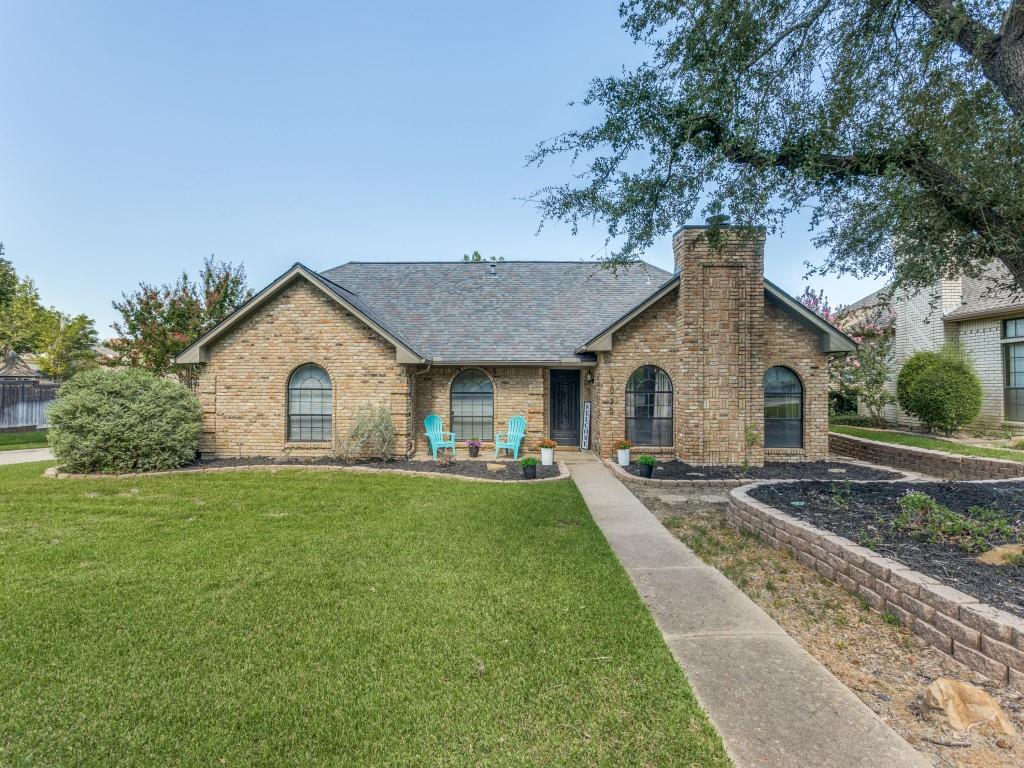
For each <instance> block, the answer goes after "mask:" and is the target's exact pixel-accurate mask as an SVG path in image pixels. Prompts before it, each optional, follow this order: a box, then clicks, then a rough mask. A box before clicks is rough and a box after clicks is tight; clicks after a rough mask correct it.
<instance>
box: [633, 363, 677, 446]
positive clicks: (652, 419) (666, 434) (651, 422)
mask: <svg viewBox="0 0 1024 768" xmlns="http://www.w3.org/2000/svg"><path fill="white" fill-rule="evenodd" d="M626 439H627V440H629V441H630V442H631V443H634V444H635V445H672V379H670V378H669V376H668V374H667V373H665V372H664V371H663V370H661V368H658V367H657V366H654V365H645V366H643V367H642V368H637V369H636V370H635V371H633V375H632V376H630V377H629V381H627V382H626Z"/></svg>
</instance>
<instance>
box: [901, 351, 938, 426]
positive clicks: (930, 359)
mask: <svg viewBox="0 0 1024 768" xmlns="http://www.w3.org/2000/svg"><path fill="white" fill-rule="evenodd" d="M942 359H943V355H942V354H941V353H939V352H918V353H917V354H914V355H911V356H910V359H909V360H907V362H905V363H904V364H903V367H902V368H900V373H899V376H897V377H896V402H898V403H899V404H900V408H902V409H903V410H904V411H906V412H907V413H909V414H911V415H914V416H916V415H917V414H916V413H915V412H914V404H913V402H912V401H911V397H910V388H911V387H912V386H913V384H914V382H915V381H917V377H918V376H920V375H921V373H923V372H924V371H925V370H926V369H927V368H929V367H930V366H932V365H933V364H935V363H937V362H939V361H940V360H942Z"/></svg>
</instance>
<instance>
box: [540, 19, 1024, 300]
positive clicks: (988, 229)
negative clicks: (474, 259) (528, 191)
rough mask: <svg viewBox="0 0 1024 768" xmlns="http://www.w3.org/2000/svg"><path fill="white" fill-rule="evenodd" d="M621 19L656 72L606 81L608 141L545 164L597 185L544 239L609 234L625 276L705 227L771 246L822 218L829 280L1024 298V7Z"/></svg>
mask: <svg viewBox="0 0 1024 768" xmlns="http://www.w3.org/2000/svg"><path fill="white" fill-rule="evenodd" d="M620 13H621V16H622V19H623V23H624V27H625V29H626V31H627V32H628V33H629V34H630V35H631V36H632V37H633V38H634V40H635V41H636V42H638V43H639V44H643V45H646V46H648V47H649V50H650V56H649V59H648V61H647V62H646V63H644V64H642V65H640V66H639V67H637V68H636V69H634V70H631V71H623V72H622V73H621V74H618V75H616V76H611V77H602V78H598V79H595V80H593V81H592V82H591V84H590V87H589V90H588V91H587V92H586V95H585V96H584V98H583V100H582V103H583V104H584V105H585V106H587V107H588V108H591V109H593V108H597V109H598V110H600V111H601V112H603V117H602V118H601V119H600V120H599V122H597V124H596V125H593V126H592V127H590V128H588V129H585V130H573V131H570V132H568V133H565V134H562V135H560V136H557V137H556V138H554V139H551V140H548V141H545V142H543V143H541V144H540V145H538V147H537V148H536V150H535V151H534V152H533V153H532V155H531V156H530V158H529V160H530V162H532V163H535V164H540V163H542V162H544V161H546V160H549V159H551V158H553V157H555V156H568V157H569V158H571V160H572V162H573V163H574V164H575V165H578V166H582V167H580V168H577V175H575V177H574V180H573V181H571V182H569V183H566V184H564V185H558V186H553V187H547V188H544V189H541V190H538V191H537V192H536V193H535V194H534V196H533V198H532V199H534V200H535V201H536V202H537V204H538V205H539V207H540V211H541V216H542V224H543V223H544V222H545V221H551V220H554V221H564V222H567V223H569V224H570V225H571V226H572V228H573V230H574V231H575V230H576V228H577V227H578V225H579V223H580V222H581V221H588V220H594V221H600V222H603V223H604V224H605V225H606V226H607V231H608V237H609V240H614V241H615V242H616V244H617V245H618V244H620V245H619V247H618V248H617V250H615V251H614V252H613V253H612V255H611V256H609V257H608V260H609V261H611V262H612V264H613V265H618V264H625V263H629V262H630V261H633V260H636V259H638V258H639V257H640V255H641V254H642V253H643V251H644V250H645V249H646V248H648V247H649V246H650V245H651V244H652V242H653V240H654V239H655V238H656V237H659V236H661V235H664V234H665V233H667V232H669V231H670V230H671V229H672V228H673V227H674V226H675V225H676V224H678V223H679V222H684V221H687V220H691V219H692V217H693V216H694V214H695V213H696V212H697V210H698V208H700V209H701V211H702V212H703V213H705V214H709V215H711V216H712V217H714V216H717V215H719V214H722V213H728V214H729V215H730V216H731V217H732V221H733V223H734V224H738V225H744V224H763V225H766V226H767V228H768V230H769V232H770V233H771V232H777V231H779V230H780V228H781V227H782V225H783V222H784V220H785V218H786V217H787V215H789V214H791V213H793V212H794V211H796V210H797V209H798V208H802V207H810V208H811V209H812V211H813V215H812V217H811V226H812V229H813V230H814V231H815V245H817V246H818V247H819V248H822V249H824V250H825V251H826V252H827V254H828V255H827V256H826V257H825V259H824V261H823V262H822V263H821V264H819V265H816V267H815V268H814V269H813V270H812V271H814V272H832V273H838V274H843V273H850V274H854V275H857V276H877V275H882V274H886V275H890V276H892V277H894V279H895V284H896V285H898V286H900V287H919V286H923V285H927V284H930V283H932V282H933V281H934V280H935V279H936V278H938V277H940V276H955V275H957V274H977V273H978V272H980V271H981V270H982V269H983V268H984V267H985V266H986V265H987V264H990V263H992V262H994V261H998V262H1001V263H1002V264H1003V265H1005V266H1006V268H1007V270H1008V271H1009V274H1010V276H1011V282H1012V285H1013V286H1015V287H1017V288H1021V287H1024V0H966V1H962V0H626V1H625V2H623V3H622V4H621V5H620ZM713 220H714V219H713ZM716 235H717V229H716V227H715V226H712V228H711V230H710V232H709V236H710V237H711V238H714V237H715V236H716Z"/></svg>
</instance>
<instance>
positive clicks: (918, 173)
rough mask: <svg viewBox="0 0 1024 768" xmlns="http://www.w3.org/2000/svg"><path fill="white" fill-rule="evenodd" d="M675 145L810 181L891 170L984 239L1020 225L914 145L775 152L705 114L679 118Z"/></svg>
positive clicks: (794, 146)
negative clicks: (700, 147) (701, 149)
mask: <svg viewBox="0 0 1024 768" xmlns="http://www.w3.org/2000/svg"><path fill="white" fill-rule="evenodd" d="M681 122H682V126H681V127H682V132H681V135H680V141H681V143H687V144H689V143H697V144H700V143H704V144H706V145H707V146H708V148H711V149H716V150H718V151H719V152H721V153H722V155H723V156H724V157H725V158H726V159H727V160H728V161H729V162H731V163H734V164H737V165H747V166H751V167H753V168H758V169H761V170H768V169H772V168H779V169H782V170H785V171H790V172H799V173H801V174H803V175H805V176H806V177H808V178H810V179H816V180H824V179H827V178H833V179H848V178H856V177H861V178H881V177H883V176H885V175H886V174H887V173H888V172H889V171H892V170H896V171H899V172H900V173H902V174H903V175H905V176H907V177H908V178H910V179H912V180H913V181H914V182H915V183H916V184H917V185H918V188H919V189H920V190H921V191H922V192H924V193H925V194H927V195H929V196H930V197H931V198H932V199H933V200H934V201H935V203H936V204H937V205H938V206H939V207H940V208H941V209H942V210H944V211H945V212H946V213H948V214H949V215H950V216H951V217H953V218H954V219H955V220H956V221H957V222H958V223H959V224H960V225H961V226H963V227H966V228H968V229H969V230H971V231H972V232H974V233H975V234H977V235H979V236H982V237H984V238H986V239H992V238H995V239H1006V238H1009V239H1010V240H1019V239H1020V232H1021V231H1024V226H1022V224H1021V223H1020V222H1017V221H1011V220H1009V219H1007V217H1006V216H1004V215H1003V214H1002V213H1001V212H1000V211H999V210H998V209H997V208H995V207H994V206H993V205H991V204H990V203H988V202H985V201H983V200H980V199H979V198H978V195H977V194H976V193H974V192H972V191H971V190H970V189H969V188H968V187H967V185H966V184H964V182H963V181H962V180H961V179H960V178H959V177H958V176H957V175H956V174H955V173H953V172H952V171H950V170H949V169H948V168H945V167H944V166H942V165H940V164H938V163H936V162H935V161H933V160H931V159H930V158H928V157H927V155H926V153H925V151H924V150H923V148H922V147H921V146H919V145H917V144H916V143H913V142H907V143H905V144H903V145H898V146H894V147H890V148H887V149H884V150H868V151H864V152H856V153H851V154H845V155H841V154H832V153H823V152H818V151H817V150H814V149H808V148H807V146H806V145H805V144H804V143H803V142H802V141H800V140H796V141H792V142H790V143H789V144H788V145H786V146H783V147H780V148H779V149H776V150H768V149H764V148H760V147H756V146H752V145H751V143H750V142H749V141H746V140H744V139H741V138H738V137H736V136H735V135H734V134H733V133H732V132H731V131H730V130H729V129H728V128H727V127H726V126H725V125H724V124H723V123H722V122H721V121H719V120H718V119H716V118H714V117H711V116H709V115H701V116H697V117H692V118H687V117H685V116H684V117H683V118H681ZM1004 263H1005V264H1006V266H1007V268H1008V269H1009V270H1010V271H1011V273H1013V274H1014V277H1016V278H1018V280H1019V281H1020V282H1019V283H1018V284H1020V285H1024V264H1017V263H1013V262H1010V261H1008V260H1004Z"/></svg>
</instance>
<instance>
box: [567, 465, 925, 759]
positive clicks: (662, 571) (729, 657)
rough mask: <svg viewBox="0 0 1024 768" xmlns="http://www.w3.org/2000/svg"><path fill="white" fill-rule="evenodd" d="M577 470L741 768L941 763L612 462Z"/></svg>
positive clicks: (617, 550)
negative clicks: (687, 542) (663, 515)
mask: <svg viewBox="0 0 1024 768" xmlns="http://www.w3.org/2000/svg"><path fill="white" fill-rule="evenodd" d="M560 458H561V457H560ZM572 477H573V479H574V480H575V482H576V485H577V487H579V489H580V493H582V494H583V498H584V500H585V501H586V502H587V506H588V507H589V508H590V512H591V514H592V515H593V517H594V520H595V521H597V524H598V525H599V526H600V528H601V530H602V532H603V533H604V535H605V538H606V539H607V540H608V543H609V544H610V545H611V547H612V549H613V550H614V551H615V554H616V555H617V556H618V558H619V562H620V563H622V566H623V567H624V568H625V569H626V571H627V573H629V577H630V578H631V579H632V580H633V584H634V586H635V587H636V590H637V592H639V593H640V596H641V597H642V598H643V600H644V602H645V603H646V604H647V607H648V608H649V609H650V611H651V614H652V615H653V616H654V619H655V621H656V622H657V624H658V626H659V627H660V629H661V632H662V635H663V636H664V638H665V642H666V643H667V644H668V646H669V647H670V648H671V649H672V652H673V653H674V654H675V657H676V659H677V661H678V662H679V665H680V666H681V667H682V668H683V670H684V671H685V673H686V676H687V677H688V678H689V680H690V685H691V687H692V688H693V690H694V693H695V694H696V695H697V699H698V700H699V701H700V703H701V705H702V706H703V707H704V709H705V710H706V711H707V713H708V716H709V717H710V718H711V721H712V722H713V723H714V725H715V727H716V728H717V729H718V732H719V733H720V734H721V735H722V740H723V741H724V742H725V748H726V750H727V751H728V753H729V756H730V757H731V758H732V759H733V761H734V762H735V763H736V766H737V768H747V766H772V767H775V766H778V768H791V767H792V766H796V765H806V766H815V767H816V768H869V767H870V768H876V767H880V766H885V767H886V768H904V767H908V768H909V767H910V766H913V767H914V768H925V766H929V765H930V763H929V762H928V761H927V760H926V759H925V758H924V757H923V756H922V755H920V754H919V753H918V752H917V751H915V750H914V749H913V748H912V747H911V746H910V745H909V744H907V743H906V742H905V741H904V740H903V739H902V738H900V736H899V735H898V734H897V733H896V732H895V731H893V730H892V729H891V728H889V726H887V725H886V724H885V723H883V722H882V721H881V720H880V719H879V718H878V717H877V716H876V715H875V714H874V712H872V711H871V710H870V709H868V707H867V706H866V705H865V704H864V703H862V702H861V701H860V699H858V698H857V697H856V696H855V695H854V694H853V692H852V691H850V690H849V689H848V688H847V687H846V686H845V685H843V684H842V683H841V682H839V681H838V680H837V679H836V678H835V677H833V676H832V674H831V673H830V672H829V671H828V670H827V669H825V668H824V667H823V666H822V665H821V664H820V663H818V661H817V660H815V659H814V658H813V657H811V656H810V654H808V653H807V652H806V651H805V650H804V649H803V648H802V647H801V646H800V645H799V644H798V643H797V642H796V641H795V640H793V639H792V638H791V637H790V636H789V635H787V634H786V633H785V631H783V629H782V628H781V627H780V626H779V625H778V624H776V623H775V622H774V621H773V620H772V619H771V617H769V616H768V615H767V614H766V613H765V612H764V611H762V610H761V609H760V608H759V607H758V606H757V605H756V604H755V603H754V602H753V601H751V600H750V598H748V597H747V596H746V595H744V594H743V592H741V591H740V590H739V589H738V588H737V587H736V586H734V585H733V584H732V582H730V581H729V580H728V579H727V578H725V576H723V575H722V574H721V573H720V572H719V571H718V570H716V569H715V568H712V567H711V566H708V565H704V563H703V562H701V560H700V559H699V558H698V557H697V556H696V555H694V554H693V552H691V551H690V550H689V549H688V548H687V547H686V546H684V545H683V544H682V542H680V541H679V540H678V539H676V538H675V537H674V536H673V535H672V534H671V533H669V532H668V531H667V530H666V529H665V527H664V526H663V525H662V524H661V523H660V522H658V520H657V519H656V518H655V517H654V515H652V514H651V513H650V512H649V511H648V510H647V508H646V507H644V506H643V504H641V503H640V502H639V501H638V500H637V498H636V497H635V496H633V494H632V493H630V492H629V490H628V489H627V488H626V487H625V486H624V485H623V484H622V483H620V482H619V481H618V480H617V479H616V478H615V477H614V476H613V475H612V474H611V472H610V471H609V470H608V469H607V468H606V467H605V466H604V465H603V464H601V463H600V462H599V461H596V460H594V459H591V460H589V461H587V460H578V461H573V462H572Z"/></svg>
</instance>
